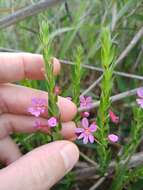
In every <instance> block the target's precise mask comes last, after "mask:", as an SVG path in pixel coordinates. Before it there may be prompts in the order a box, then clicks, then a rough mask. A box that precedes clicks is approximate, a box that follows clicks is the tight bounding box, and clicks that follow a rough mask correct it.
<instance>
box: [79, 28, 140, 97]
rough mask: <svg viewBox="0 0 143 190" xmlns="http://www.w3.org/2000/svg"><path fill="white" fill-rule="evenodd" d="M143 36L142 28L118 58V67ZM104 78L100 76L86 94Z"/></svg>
mask: <svg viewBox="0 0 143 190" xmlns="http://www.w3.org/2000/svg"><path fill="white" fill-rule="evenodd" d="M142 35H143V26H142V27H141V29H140V30H139V31H138V32H137V34H136V35H135V36H134V37H133V38H132V40H131V41H130V43H129V44H128V46H127V47H126V48H125V50H124V51H123V52H122V53H121V54H120V56H119V57H118V59H117V60H116V63H115V64H116V65H118V64H120V63H121V61H122V60H123V59H124V58H125V57H126V56H127V55H128V53H129V52H130V51H131V50H132V49H133V47H134V46H135V45H136V43H137V42H138V41H139V40H140V38H141V37H142ZM102 78H103V75H102V76H100V77H99V78H98V79H97V80H96V81H95V82H94V83H93V84H92V85H91V86H89V88H87V89H86V93H88V92H89V91H91V90H92V89H93V88H94V87H95V86H96V85H97V84H98V83H99V82H100V81H101V80H102ZM86 93H85V92H83V94H84V95H85V94H86Z"/></svg>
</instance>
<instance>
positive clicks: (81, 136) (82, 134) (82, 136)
mask: <svg viewBox="0 0 143 190" xmlns="http://www.w3.org/2000/svg"><path fill="white" fill-rule="evenodd" d="M82 138H85V135H84V133H81V134H80V135H79V136H78V137H77V139H82Z"/></svg>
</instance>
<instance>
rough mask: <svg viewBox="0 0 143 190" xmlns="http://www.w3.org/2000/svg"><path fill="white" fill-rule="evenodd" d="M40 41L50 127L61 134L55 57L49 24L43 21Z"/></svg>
mask: <svg viewBox="0 0 143 190" xmlns="http://www.w3.org/2000/svg"><path fill="white" fill-rule="evenodd" d="M40 41H41V45H42V52H43V59H44V63H45V71H44V72H45V73H44V74H45V79H46V82H47V83H46V86H47V91H48V110H47V111H48V116H49V120H48V125H50V126H51V127H52V128H53V131H55V132H56V133H58V134H60V132H59V131H60V129H61V124H60V112H59V109H58V106H57V100H58V96H57V93H55V87H56V77H55V76H54V75H53V56H52V52H51V50H52V48H51V44H52V40H51V38H50V35H49V24H48V22H46V21H42V23H41V25H40Z"/></svg>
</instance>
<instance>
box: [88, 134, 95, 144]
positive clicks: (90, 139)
mask: <svg viewBox="0 0 143 190" xmlns="http://www.w3.org/2000/svg"><path fill="white" fill-rule="evenodd" d="M88 138H89V142H90V143H94V136H93V135H89V136H88Z"/></svg>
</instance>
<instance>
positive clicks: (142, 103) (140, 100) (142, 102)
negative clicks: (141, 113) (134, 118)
mask: <svg viewBox="0 0 143 190" xmlns="http://www.w3.org/2000/svg"><path fill="white" fill-rule="evenodd" d="M136 101H137V104H138V105H139V106H140V107H141V108H143V99H136Z"/></svg>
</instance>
